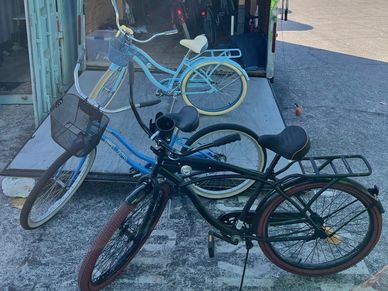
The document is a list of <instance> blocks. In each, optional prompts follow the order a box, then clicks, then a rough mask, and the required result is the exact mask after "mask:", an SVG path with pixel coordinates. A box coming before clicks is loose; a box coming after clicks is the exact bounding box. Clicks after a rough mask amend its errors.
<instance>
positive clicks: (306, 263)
mask: <svg viewBox="0 0 388 291" xmlns="http://www.w3.org/2000/svg"><path fill="white" fill-rule="evenodd" d="M325 186H327V182H314V181H313V182H306V183H302V184H299V185H296V186H294V187H293V188H291V189H289V190H287V191H286V195H287V196H288V197H289V198H290V199H293V200H294V201H295V198H297V199H298V201H299V202H300V201H304V202H305V203H307V202H308V201H309V197H311V196H309V195H314V194H315V193H319V192H317V191H319V190H321V189H322V188H324V187H325ZM305 197H306V198H305ZM287 203H289V202H287V201H286V200H285V198H284V197H283V196H282V195H279V194H278V195H277V196H276V197H274V198H273V199H271V200H270V201H269V203H267V204H266V206H265V207H264V209H263V213H262V216H261V218H260V222H259V224H258V226H257V235H258V236H259V237H262V238H263V239H264V240H267V239H269V240H270V239H271V236H273V237H275V236H276V238H278V239H280V238H281V237H283V236H286V237H288V239H289V241H283V242H281V241H280V242H269V241H267V242H266V241H262V242H260V243H259V244H260V247H261V249H262V251H263V253H264V254H265V255H266V256H267V258H268V259H269V260H270V261H272V262H273V263H274V264H275V265H277V266H279V267H280V268H282V269H284V270H286V271H288V272H292V273H295V274H299V275H304V276H323V275H329V274H333V273H337V272H340V271H343V270H345V269H347V268H350V267H351V266H353V265H355V264H356V263H358V262H359V261H360V260H362V259H363V258H364V257H365V256H367V255H368V254H369V252H370V251H371V250H372V249H373V247H374V246H375V245H376V243H377V242H378V240H379V237H380V234H381V229H382V218H381V213H380V211H379V210H378V207H377V206H376V203H374V201H373V198H372V197H371V196H369V195H368V194H366V193H365V192H364V191H362V190H360V189H359V188H357V187H356V186H353V185H352V184H350V183H341V182H337V183H335V184H333V185H330V186H329V187H328V188H327V189H326V190H324V191H323V192H322V193H321V194H320V195H319V197H318V198H317V199H316V200H315V201H314V202H313V203H312V205H311V209H312V211H314V212H316V213H317V212H318V211H319V213H317V215H318V216H315V218H313V219H316V221H318V223H319V224H321V225H322V229H323V230H324V231H325V233H326V235H328V236H329V237H327V238H319V237H317V238H315V239H312V240H310V241H307V240H305V241H299V240H296V241H295V240H292V239H293V238H294V239H296V237H292V236H293V235H294V236H295V235H300V236H301V235H307V234H311V232H312V231H313V230H312V227H311V225H308V223H307V222H306V221H303V219H302V217H299V218H298V216H296V214H295V212H297V211H295V207H294V212H292V211H291V210H292V209H291V210H289V211H291V212H285V210H284V209H286V206H287ZM319 203H322V205H321V206H319ZM282 205H283V208H282V209H280V208H281V206H282ZM288 206H289V207H290V204H289V205H288ZM335 207H339V208H338V209H336V210H335V209H334V208H335ZM277 209H279V210H280V211H278V212H277V214H276V210H277ZM292 213H293V215H294V216H292ZM276 215H277V216H276ZM287 215H288V217H287ZM311 217H313V216H311ZM271 219H272V220H271ZM284 219H286V220H285V221H284ZM290 219H292V220H290ZM319 219H322V220H319ZM353 219H354V221H353ZM282 220H283V221H282ZM282 223H284V226H285V227H284V226H283V227H282V228H281V224H282ZM271 224H272V225H271ZM293 225H295V226H293ZM302 227H307V228H305V229H304V228H302ZM352 227H353V228H354V229H353V230H350V229H351V228H352ZM277 230H278V231H279V230H282V231H283V233H281V234H276V233H275V232H276V231H277ZM357 238H359V239H360V241H359V242H358V243H357V241H356V239H357ZM299 242H301V246H299V245H298V246H297V244H298V243H299ZM282 245H284V247H282ZM282 249H283V250H284V252H283V253H282V252H281V251H282ZM335 252H337V253H338V254H336V253H335Z"/></svg>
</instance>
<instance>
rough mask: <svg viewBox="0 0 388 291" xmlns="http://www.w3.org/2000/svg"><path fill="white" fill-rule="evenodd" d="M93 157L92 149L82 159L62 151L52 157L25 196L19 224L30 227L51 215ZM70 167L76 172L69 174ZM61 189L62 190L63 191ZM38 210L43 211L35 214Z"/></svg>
mask: <svg viewBox="0 0 388 291" xmlns="http://www.w3.org/2000/svg"><path fill="white" fill-rule="evenodd" d="M95 157H96V149H93V150H92V151H91V152H90V153H89V154H88V155H87V156H86V157H84V158H78V157H76V156H73V155H71V154H70V153H69V152H65V153H63V154H62V155H61V156H60V157H59V158H58V159H56V160H55V161H54V163H52V164H51V166H50V167H49V168H48V169H47V170H46V171H45V172H44V173H43V175H42V176H41V177H40V179H39V180H38V182H37V183H36V185H35V186H34V188H33V189H32V190H31V192H30V194H29V195H28V197H27V199H26V201H25V203H24V205H23V208H22V210H21V213H20V225H21V226H22V227H23V228H24V229H28V230H30V229H34V228H37V227H39V226H41V225H43V224H44V223H46V222H47V221H49V220H50V219H51V218H52V217H54V215H55V214H57V213H58V212H59V210H61V208H62V207H63V206H64V205H65V204H66V203H67V202H68V201H69V200H70V198H71V197H72V196H73V195H74V193H75V192H76V191H77V189H78V188H79V186H80V185H81V184H82V182H83V181H84V179H85V177H86V175H87V174H88V172H89V171H90V168H91V167H92V165H93V162H94V159H95ZM74 169H76V171H78V173H76V174H75V175H76V176H73V174H74V173H75V171H74ZM66 179H68V180H66ZM69 182H70V184H68V183H69ZM58 187H60V188H58ZM46 189H47V190H46ZM63 190H66V191H65V192H63ZM57 191H59V192H57ZM42 210H43V214H39V211H42Z"/></svg>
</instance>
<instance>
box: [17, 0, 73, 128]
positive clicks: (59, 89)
mask: <svg viewBox="0 0 388 291" xmlns="http://www.w3.org/2000/svg"><path fill="white" fill-rule="evenodd" d="M24 3H25V10H26V15H28V27H27V31H28V38H29V51H30V65H31V74H32V83H33V88H32V91H33V103H34V112H35V121H36V124H37V125H38V124H40V123H41V122H42V121H43V119H44V118H45V117H46V116H47V114H48V112H49V110H50V107H51V104H53V103H54V102H55V100H57V99H58V98H59V97H60V96H61V95H62V94H63V93H64V92H65V90H67V89H68V88H69V87H70V85H71V84H72V68H73V67H74V64H75V61H76V58H77V37H76V31H77V25H76V23H77V21H76V19H77V17H76V15H77V0H56V1H52V0H34V1H28V0H25V2H24Z"/></svg>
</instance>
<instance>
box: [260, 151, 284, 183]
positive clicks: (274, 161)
mask: <svg viewBox="0 0 388 291" xmlns="http://www.w3.org/2000/svg"><path fill="white" fill-rule="evenodd" d="M280 158H281V155H279V154H276V155H275V157H274V158H273V159H272V161H271V164H270V165H269V166H268V168H267V169H266V170H265V172H264V176H265V178H266V179H268V178H269V177H270V176H271V175H272V173H273V172H274V170H275V167H276V165H277V164H278V162H279V160H280Z"/></svg>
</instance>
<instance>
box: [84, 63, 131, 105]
mask: <svg viewBox="0 0 388 291" xmlns="http://www.w3.org/2000/svg"><path fill="white" fill-rule="evenodd" d="M126 74H127V68H126V67H119V66H113V67H110V68H109V69H108V70H106V72H105V73H104V74H103V75H102V77H101V78H100V79H99V80H98V82H97V84H96V85H95V86H94V88H93V90H92V92H91V93H90V98H92V99H95V100H96V101H97V103H98V104H100V105H101V106H107V105H109V103H110V101H111V100H112V98H113V97H114V96H115V95H116V94H117V92H118V91H119V89H120V88H121V86H122V85H123V83H124V80H125V77H126Z"/></svg>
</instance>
